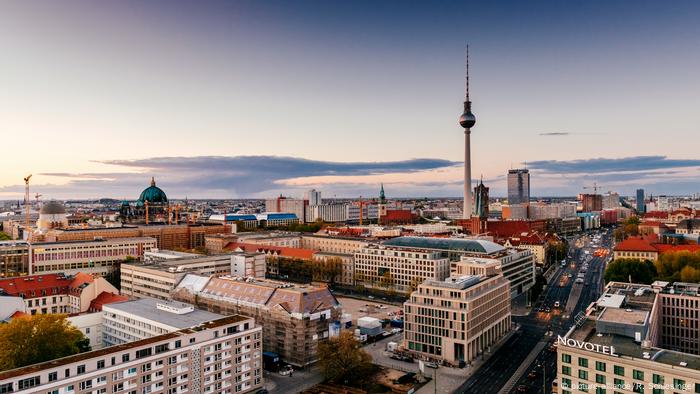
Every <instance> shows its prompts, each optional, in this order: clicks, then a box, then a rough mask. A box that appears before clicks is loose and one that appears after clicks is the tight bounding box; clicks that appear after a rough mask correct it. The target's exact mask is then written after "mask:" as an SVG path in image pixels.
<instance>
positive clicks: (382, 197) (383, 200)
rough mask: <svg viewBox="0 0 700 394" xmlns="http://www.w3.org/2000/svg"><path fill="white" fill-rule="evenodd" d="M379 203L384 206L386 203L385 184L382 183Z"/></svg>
mask: <svg viewBox="0 0 700 394" xmlns="http://www.w3.org/2000/svg"><path fill="white" fill-rule="evenodd" d="M379 202H380V203H382V204H384V203H385V202H386V196H385V195H384V183H382V187H381V188H380V189H379Z"/></svg>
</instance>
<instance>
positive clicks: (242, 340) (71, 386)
mask: <svg viewBox="0 0 700 394" xmlns="http://www.w3.org/2000/svg"><path fill="white" fill-rule="evenodd" d="M261 353H262V328H260V327H256V326H255V322H254V320H253V319H252V318H247V317H243V316H240V315H233V316H229V317H225V318H222V319H219V320H215V321H211V322H207V323H204V324H202V325H201V326H199V327H196V328H187V329H183V330H178V331H175V332H171V333H168V334H163V335H159V336H156V337H152V338H148V339H143V340H140V341H135V342H130V343H126V344H123V345H117V346H111V347H107V348H104V349H100V350H95V351H91V352H86V353H80V354H76V355H73V356H69V357H64V358H61V359H58V360H52V361H47V362H44V363H40V364H35V365H29V366H26V367H22V368H17V369H12V370H8V371H3V372H0V393H27V394H29V393H51V394H78V393H100V394H113V393H114V394H116V393H131V394H134V393H136V394H146V393H168V394H189V393H197V394H200V393H203V394H208V393H212V394H213V393H222V394H234V393H250V392H255V391H257V390H259V389H260V388H261V387H262V385H263V375H262V354H261Z"/></svg>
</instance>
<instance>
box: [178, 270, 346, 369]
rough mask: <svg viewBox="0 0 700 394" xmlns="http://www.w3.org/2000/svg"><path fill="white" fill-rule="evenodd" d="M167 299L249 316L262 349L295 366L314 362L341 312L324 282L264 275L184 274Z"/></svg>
mask: <svg viewBox="0 0 700 394" xmlns="http://www.w3.org/2000/svg"><path fill="white" fill-rule="evenodd" d="M173 299H175V300H178V301H182V302H187V303H191V304H194V305H195V306H197V307H200V308H203V309H206V310H209V311H211V312H214V313H221V314H224V315H228V314H241V315H245V316H250V317H252V318H255V321H256V322H257V323H258V324H260V325H261V326H262V327H263V329H264V335H263V338H264V343H263V348H264V350H265V351H271V352H275V353H278V354H279V355H280V356H281V358H282V359H283V360H284V361H286V362H288V363H289V364H292V365H295V366H298V367H303V366H305V365H309V364H313V363H315V362H316V361H317V360H318V355H317V353H318V344H319V343H320V342H322V341H325V340H328V338H329V337H330V332H331V331H330V328H331V326H332V325H335V322H336V321H338V320H339V319H340V316H341V314H342V309H341V306H340V304H339V303H338V301H337V300H336V299H335V297H334V296H333V293H331V292H330V291H329V290H328V288H327V287H325V286H314V285H299V284H291V283H285V282H279V281H273V280H267V279H253V278H248V279H243V278H234V277H218V278H217V277H211V278H209V277H203V276H200V275H194V274H188V275H186V276H185V277H184V278H183V279H182V281H180V283H179V284H178V286H177V288H176V289H175V290H174V291H173Z"/></svg>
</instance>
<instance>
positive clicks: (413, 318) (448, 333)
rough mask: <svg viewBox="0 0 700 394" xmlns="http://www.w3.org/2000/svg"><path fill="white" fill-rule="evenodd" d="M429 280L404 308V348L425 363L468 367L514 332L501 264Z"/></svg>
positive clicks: (508, 290)
mask: <svg viewBox="0 0 700 394" xmlns="http://www.w3.org/2000/svg"><path fill="white" fill-rule="evenodd" d="M470 268H471V269H470V271H469V272H470V274H469V275H465V276H452V277H449V278H447V279H446V280H442V281H441V280H426V281H425V282H423V283H422V284H421V285H419V286H418V289H417V290H416V291H414V292H413V293H411V297H410V299H409V300H408V301H406V303H405V304H404V311H405V312H404V313H405V324H404V328H405V336H404V343H403V347H404V349H405V350H407V351H408V352H410V353H414V354H416V355H417V356H419V357H421V358H427V359H430V360H438V361H444V362H447V363H449V364H452V365H459V364H461V363H463V362H464V363H469V362H471V361H472V360H474V359H475V358H476V357H477V356H478V355H479V354H482V353H483V352H484V351H485V350H486V349H488V347H489V346H491V345H493V344H494V343H496V342H497V341H498V340H499V339H500V338H501V337H503V335H505V334H506V333H507V332H508V331H510V329H511V312H510V285H509V283H508V281H507V280H506V279H505V278H504V277H503V275H502V274H501V272H500V267H499V265H498V263H495V262H489V263H473V264H472V265H471V267H470Z"/></svg>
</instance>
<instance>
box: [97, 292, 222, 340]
mask: <svg viewBox="0 0 700 394" xmlns="http://www.w3.org/2000/svg"><path fill="white" fill-rule="evenodd" d="M222 317H224V316H222V315H219V314H216V313H211V312H207V311H204V310H200V309H196V308H195V307H194V306H193V305H190V304H185V303H183V302H176V301H165V300H156V299H155V298H141V299H138V300H134V301H126V302H117V303H113V304H108V305H104V306H103V307H102V321H103V323H102V324H103V328H102V336H103V337H102V340H103V343H104V344H105V346H113V345H120V344H123V343H128V342H132V341H138V340H141V339H146V338H151V337H154V336H157V335H162V334H166V333H169V332H173V331H177V330H181V329H183V328H190V327H195V326H198V325H200V324H202V323H206V322H208V321H212V320H217V319H221V318H222Z"/></svg>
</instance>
